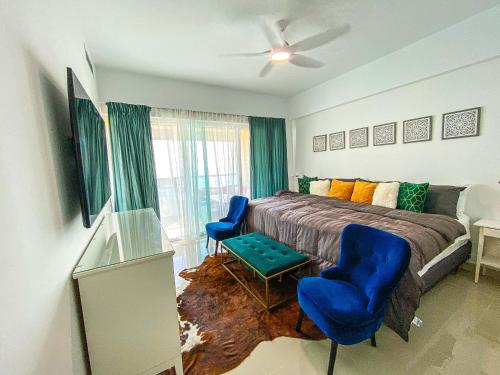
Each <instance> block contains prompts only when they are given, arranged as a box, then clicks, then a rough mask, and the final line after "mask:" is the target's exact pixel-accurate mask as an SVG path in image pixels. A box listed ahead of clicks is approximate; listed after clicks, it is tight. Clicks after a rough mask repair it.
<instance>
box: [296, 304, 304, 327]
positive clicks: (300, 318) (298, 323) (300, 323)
mask: <svg viewBox="0 0 500 375" xmlns="http://www.w3.org/2000/svg"><path fill="white" fill-rule="evenodd" d="M303 320H304V310H302V309H301V308H300V307H299V316H298V317H297V324H296V325H295V330H296V331H297V332H300V328H301V327H302V321H303Z"/></svg>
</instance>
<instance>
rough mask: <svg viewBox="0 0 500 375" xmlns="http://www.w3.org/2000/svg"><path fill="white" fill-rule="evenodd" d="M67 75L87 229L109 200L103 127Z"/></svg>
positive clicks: (73, 78) (74, 80)
mask: <svg viewBox="0 0 500 375" xmlns="http://www.w3.org/2000/svg"><path fill="white" fill-rule="evenodd" d="M67 71H68V100H69V111H70V117H71V128H72V131H73V143H74V146H75V155H76V163H77V169H78V175H79V176H78V177H79V186H80V203H81V206H82V216H83V224H84V225H85V227H87V228H90V227H91V226H92V223H93V222H94V221H95V219H96V218H97V216H98V215H99V213H100V212H101V211H102V209H103V207H104V206H105V204H106V203H107V201H108V200H109V197H110V196H111V189H110V179H109V169H108V151H107V147H106V127H105V124H104V120H103V119H102V117H101V115H100V114H99V111H98V110H97V108H96V107H95V105H94V104H93V103H92V101H91V100H90V97H89V96H88V95H87V93H86V92H85V90H84V88H83V86H82V84H81V83H80V81H78V78H76V75H75V73H74V72H73V70H72V69H71V68H68V69H67Z"/></svg>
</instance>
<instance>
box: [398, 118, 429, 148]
mask: <svg viewBox="0 0 500 375" xmlns="http://www.w3.org/2000/svg"><path fill="white" fill-rule="evenodd" d="M431 140H432V116H424V117H417V118H413V119H409V120H405V121H403V143H416V142H428V141H431Z"/></svg>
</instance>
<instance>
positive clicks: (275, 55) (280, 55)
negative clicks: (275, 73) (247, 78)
mask: <svg viewBox="0 0 500 375" xmlns="http://www.w3.org/2000/svg"><path fill="white" fill-rule="evenodd" d="M291 56H292V54H291V53H290V51H288V50H286V49H279V50H273V51H272V52H271V60H272V61H273V62H281V61H288V60H290V57H291Z"/></svg>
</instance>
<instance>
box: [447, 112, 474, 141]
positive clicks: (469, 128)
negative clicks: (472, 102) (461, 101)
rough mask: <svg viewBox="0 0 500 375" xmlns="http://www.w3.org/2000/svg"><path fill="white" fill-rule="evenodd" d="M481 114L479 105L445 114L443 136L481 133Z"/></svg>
mask: <svg viewBox="0 0 500 375" xmlns="http://www.w3.org/2000/svg"><path fill="white" fill-rule="evenodd" d="M480 114H481V108H479V107H477V108H469V109H464V110H462V111H456V112H450V113H445V114H443V129H442V136H441V138H442V139H453V138H462V137H474V136H476V135H479V117H480Z"/></svg>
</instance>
